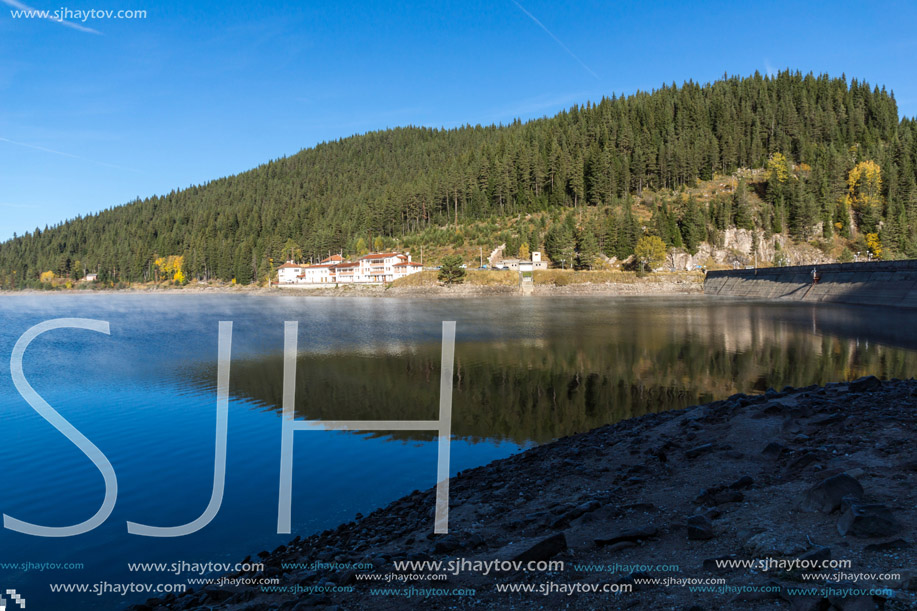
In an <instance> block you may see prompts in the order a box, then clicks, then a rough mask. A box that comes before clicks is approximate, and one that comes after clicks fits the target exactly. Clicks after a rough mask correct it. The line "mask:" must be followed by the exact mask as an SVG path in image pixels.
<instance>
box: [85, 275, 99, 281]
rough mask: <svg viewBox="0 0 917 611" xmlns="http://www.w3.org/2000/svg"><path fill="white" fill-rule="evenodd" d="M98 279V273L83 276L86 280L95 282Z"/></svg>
mask: <svg viewBox="0 0 917 611" xmlns="http://www.w3.org/2000/svg"><path fill="white" fill-rule="evenodd" d="M98 279H99V274H86V277H85V278H83V280H85V281H86V282H95V281H96V280H98Z"/></svg>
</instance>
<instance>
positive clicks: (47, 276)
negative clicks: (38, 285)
mask: <svg viewBox="0 0 917 611" xmlns="http://www.w3.org/2000/svg"><path fill="white" fill-rule="evenodd" d="M38 279H39V280H41V281H42V282H51V281H52V280H54V272H52V271H51V270H50V269H49V270H48V271H46V272H41V275H40V276H39V277H38Z"/></svg>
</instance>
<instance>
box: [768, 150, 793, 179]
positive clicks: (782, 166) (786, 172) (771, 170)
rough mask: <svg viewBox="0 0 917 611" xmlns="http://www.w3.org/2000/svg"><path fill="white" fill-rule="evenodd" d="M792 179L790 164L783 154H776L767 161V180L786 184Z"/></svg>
mask: <svg viewBox="0 0 917 611" xmlns="http://www.w3.org/2000/svg"><path fill="white" fill-rule="evenodd" d="M789 177H790V164H789V162H787V160H786V157H785V156H784V154H783V153H774V154H773V155H771V157H770V159H768V160H767V179H768V180H771V179H775V180H776V181H777V182H779V183H785V182H786V181H787V180H788V179H789Z"/></svg>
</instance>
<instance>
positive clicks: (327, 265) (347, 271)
mask: <svg viewBox="0 0 917 611" xmlns="http://www.w3.org/2000/svg"><path fill="white" fill-rule="evenodd" d="M422 269H423V266H422V265H421V264H420V263H414V262H413V261H411V254H410V253H406V254H401V253H397V252H386V253H370V254H368V255H365V256H363V257H360V258H359V259H358V260H357V261H345V260H344V258H343V257H341V256H340V255H333V256H331V257H328V258H327V259H325V260H323V261H322V262H321V263H319V264H317V265H307V264H304V263H294V262H293V261H287V262H286V263H284V264H283V265H281V266H280V267H278V268H277V282H278V284H280V285H281V286H283V285H291V284H357V283H363V284H382V283H385V282H393V281H395V280H397V279H398V278H404V277H405V276H409V275H410V274H413V273H416V272H419V271H421V270H422Z"/></svg>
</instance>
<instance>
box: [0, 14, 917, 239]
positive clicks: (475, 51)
mask: <svg viewBox="0 0 917 611" xmlns="http://www.w3.org/2000/svg"><path fill="white" fill-rule="evenodd" d="M68 1H69V0H53V1H52V0H0V239H6V238H9V237H11V236H12V235H13V232H17V233H23V232H25V231H27V230H31V229H34V228H35V227H36V226H39V227H42V228H43V227H44V226H45V225H46V224H48V225H51V224H54V223H57V222H59V221H61V220H63V219H66V218H70V217H73V216H75V215H77V214H85V213H89V212H94V211H98V210H100V209H104V208H107V207H110V206H113V205H119V204H122V203H125V202H128V201H130V200H131V199H133V198H135V197H138V196H139V197H146V196H149V195H155V194H162V193H167V192H169V191H170V190H172V189H180V188H184V187H187V186H188V185H191V184H199V183H202V182H206V181H208V180H211V179H214V178H218V177H221V176H225V175H229V174H234V173H237V172H241V171H244V170H247V169H249V168H252V167H254V166H257V165H259V164H261V163H263V162H266V161H268V160H270V159H274V158H277V157H281V156H284V155H291V154H293V153H296V152H297V151H299V150H300V149H302V148H306V147H310V146H313V145H314V144H316V143H319V142H322V141H324V140H332V139H336V138H339V137H344V136H349V135H351V134H354V133H362V132H366V131H370V130H375V129H381V128H385V127H394V126H399V125H409V124H411V125H428V126H436V127H441V126H445V127H453V126H458V125H461V124H464V123H472V124H474V123H481V124H486V123H499V122H509V121H511V120H512V119H513V118H516V117H521V118H523V119H526V118H533V117H539V116H542V115H551V114H554V113H555V112H557V111H558V110H560V109H563V108H566V107H569V106H571V105H572V104H574V103H580V104H581V103H584V102H586V101H587V100H592V101H596V100H598V99H600V98H601V96H602V95H610V94H612V93H617V94H621V93H632V92H634V91H636V90H638V89H643V90H649V89H653V88H656V87H658V86H659V85H661V84H662V83H663V82H665V83H671V82H673V81H674V82H677V83H679V84H680V83H681V82H682V81H684V80H687V79H693V80H695V81H700V82H706V81H711V80H715V79H717V78H718V77H720V76H721V75H723V74H724V73H729V74H738V75H749V74H752V73H754V71H755V70H758V71H760V72H761V73H768V72H774V71H775V70H778V69H782V68H786V67H790V68H792V69H793V70H796V69H799V70H802V71H803V72H808V71H810V70H811V71H814V72H816V73H820V72H827V73H829V74H831V75H834V76H839V75H840V74H841V73H845V74H846V75H847V76H848V77H856V78H859V79H864V80H867V81H869V82H870V83H873V84H880V85H885V86H886V87H887V88H888V89H891V90H892V91H894V93H895V96H896V98H897V100H898V104H899V109H900V112H901V114H902V115H906V116H914V115H915V114H917V79H915V72H917V71H915V67H914V59H913V58H914V57H915V56H917V31H915V27H914V26H915V24H917V6H915V5H914V4H909V3H907V2H901V3H889V4H881V3H871V4H869V5H868V6H865V5H862V4H861V3H850V4H846V3H840V2H838V3H834V2H824V3H799V2H779V3H753V5H750V6H747V5H740V4H739V3H735V2H722V3H713V2H708V3H703V4H702V3H695V2H692V3H681V2H678V3H676V2H665V3H662V2H660V3H650V2H608V1H607V0H579V1H577V2H569V3H563V2H557V1H553V0H552V1H548V0H519V2H518V3H517V2H514V1H513V0H493V1H488V2H481V1H477V0H444V1H439V0H438V1H434V2H414V1H412V0H402V1H399V2H397V3H396V2H366V1H362V0H353V1H352V2H347V3H343V2H341V3H329V2H314V1H304V2H289V3H276V4H270V5H268V4H259V3H251V2H249V3H240V2H236V1H233V0H226V1H221V2H206V3H205V2H196V3H188V2H180V3H179V2H174V1H170V0H167V1H164V2H159V1H158V2H155V3H153V2H149V0H78V1H79V2H80V4H68ZM93 2H96V3H93ZM16 5H26V6H29V7H32V8H36V9H48V10H55V9H59V8H61V7H62V6H63V7H66V8H69V9H71V10H77V9H80V10H88V9H102V10H119V9H122V10H130V9H133V10H146V11H147V18H146V19H133V20H115V19H90V20H88V21H86V22H85V23H80V22H79V21H75V20H74V21H72V23H75V24H77V25H78V26H79V27H73V26H67V25H62V24H60V23H56V22H54V21H50V20H47V19H29V20H26V19H13V18H12V16H11V14H10V11H11V10H16V9H15V6H16ZM90 29H91V30H95V31H97V32H98V33H95V32H92V31H87V30H90Z"/></svg>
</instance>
